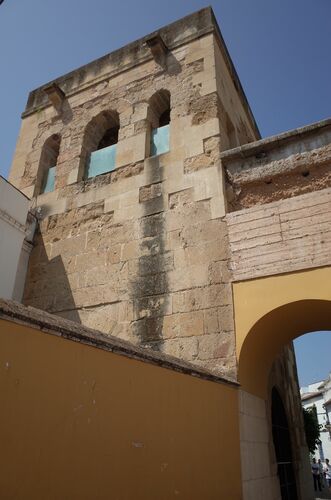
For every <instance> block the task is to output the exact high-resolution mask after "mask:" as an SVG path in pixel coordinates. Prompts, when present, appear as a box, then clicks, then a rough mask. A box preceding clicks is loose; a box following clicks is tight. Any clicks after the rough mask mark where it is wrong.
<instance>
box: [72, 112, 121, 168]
mask: <svg viewBox="0 0 331 500" xmlns="http://www.w3.org/2000/svg"><path fill="white" fill-rule="evenodd" d="M118 132H119V116H118V113H117V112H116V111H103V112H102V113H100V114H99V115H97V116H96V117H95V118H93V119H92V120H91V121H90V123H89V124H88V125H87V127H86V129H85V135H84V141H83V150H82V156H81V159H82V165H83V168H82V171H84V169H85V177H86V178H89V177H95V176H96V175H101V174H104V173H106V172H110V171H111V170H113V169H114V168H115V157H116V144H117V142H118Z"/></svg>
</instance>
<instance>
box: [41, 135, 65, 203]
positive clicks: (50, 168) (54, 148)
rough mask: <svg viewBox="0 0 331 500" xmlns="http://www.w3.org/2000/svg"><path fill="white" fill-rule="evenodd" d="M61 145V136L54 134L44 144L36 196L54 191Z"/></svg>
mask: <svg viewBox="0 0 331 500" xmlns="http://www.w3.org/2000/svg"><path fill="white" fill-rule="evenodd" d="M60 144H61V136H60V134H53V135H51V136H50V137H49V138H48V139H46V141H45V142H44V145H43V147H42V150H41V155H40V161H39V166H38V173H37V179H36V184H35V195H38V194H41V193H44V192H47V191H53V190H54V187H55V174H56V166H57V162H58V156H59V152H60Z"/></svg>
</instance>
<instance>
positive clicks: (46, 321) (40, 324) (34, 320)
mask: <svg viewBox="0 0 331 500" xmlns="http://www.w3.org/2000/svg"><path fill="white" fill-rule="evenodd" d="M0 319H3V320H5V321H11V322H13V323H17V324H21V325H25V326H27V327H30V328H34V329H37V330H39V331H40V332H43V333H46V334H50V335H56V336H58V337H62V338H63V339H66V340H71V341H74V342H80V343H82V344H85V345H89V346H91V347H95V348H97V349H102V350H104V351H109V352H112V353H114V354H117V355H119V356H125V357H127V358H131V359H136V360H138V361H142V362H143V363H149V364H152V365H157V366H159V367H161V368H166V369H169V370H173V371H176V372H179V373H183V374H186V375H190V376H192V377H197V378H201V379H203V380H209V381H210V382H216V383H224V384H228V385H231V386H233V387H239V384H238V383H237V382H236V381H234V380H231V379H228V378H225V377H220V376H218V375H215V374H214V373H212V372H210V371H208V370H205V369H203V368H199V367H196V366H195V365H193V364H191V363H188V362H186V361H182V360H180V359H177V358H174V357H172V356H169V355H167V354H163V353H157V352H155V351H152V350H151V349H149V348H142V347H138V346H135V345H134V344H132V343H130V342H128V341H125V340H120V339H118V338H116V337H112V336H109V335H105V334H103V333H101V332H100V331H97V330H93V329H92V328H88V327H86V326H83V325H81V324H79V323H75V322H73V321H69V320H66V319H64V318H61V317H59V316H56V315H54V314H50V313H47V312H45V311H41V310H40V309H36V308H34V307H30V306H24V305H22V304H20V303H19V302H15V301H13V300H5V299H0Z"/></svg>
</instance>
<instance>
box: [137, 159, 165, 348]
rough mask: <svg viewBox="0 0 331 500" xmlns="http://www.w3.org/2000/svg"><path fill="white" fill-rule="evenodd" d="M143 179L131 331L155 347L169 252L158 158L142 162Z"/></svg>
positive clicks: (159, 332) (159, 334) (159, 339)
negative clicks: (139, 240)
mask: <svg viewBox="0 0 331 500" xmlns="http://www.w3.org/2000/svg"><path fill="white" fill-rule="evenodd" d="M145 169H146V183H145V186H144V187H142V188H141V190H140V202H141V203H142V205H143V207H144V215H143V217H142V218H141V219H140V237H141V244H140V256H139V258H138V266H137V276H136V278H135V280H134V282H133V284H132V295H133V303H134V315H135V321H134V327H133V333H134V334H135V335H136V336H137V337H138V338H139V341H140V343H141V344H142V345H143V346H144V347H150V348H152V349H154V350H159V349H161V347H162V344H163V337H162V330H163V320H164V316H165V314H166V312H167V309H168V305H169V296H168V291H169V287H168V275H167V271H168V269H169V265H170V266H171V256H170V257H169V255H168V253H167V252H166V241H165V240H166V230H165V214H164V210H165V207H166V204H165V198H164V193H163V192H162V191H163V190H162V182H161V179H162V169H163V167H162V165H160V161H159V158H153V159H150V160H148V161H146V162H145Z"/></svg>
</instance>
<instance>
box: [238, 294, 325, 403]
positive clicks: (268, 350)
mask: <svg viewBox="0 0 331 500" xmlns="http://www.w3.org/2000/svg"><path fill="white" fill-rule="evenodd" d="M317 330H321V331H322V330H331V300H317V299H316V300H314V299H307V300H298V301H295V302H290V303H288V304H285V305H282V306H280V307H277V308H275V309H273V310H272V311H270V312H268V313H267V314H265V315H264V316H262V317H261V318H260V319H258V320H257V321H256V323H255V324H254V325H253V326H252V328H251V329H250V330H249V332H248V334H247V335H246V337H245V339H244V342H243V343H242V345H241V348H240V351H239V353H238V379H239V382H240V384H241V386H242V388H243V389H244V390H246V391H247V392H250V393H252V394H255V395H257V396H259V397H262V398H265V397H266V392H267V384H268V375H269V372H270V369H271V366H272V363H273V361H274V359H275V358H276V357H277V356H278V354H279V353H280V351H281V349H282V347H283V346H285V345H287V344H289V343H290V342H291V341H292V340H294V339H295V338H297V337H299V336H301V335H304V334H305V333H309V332H313V331H317Z"/></svg>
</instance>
